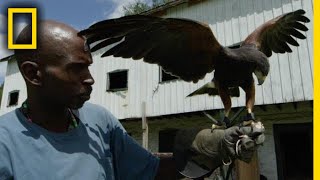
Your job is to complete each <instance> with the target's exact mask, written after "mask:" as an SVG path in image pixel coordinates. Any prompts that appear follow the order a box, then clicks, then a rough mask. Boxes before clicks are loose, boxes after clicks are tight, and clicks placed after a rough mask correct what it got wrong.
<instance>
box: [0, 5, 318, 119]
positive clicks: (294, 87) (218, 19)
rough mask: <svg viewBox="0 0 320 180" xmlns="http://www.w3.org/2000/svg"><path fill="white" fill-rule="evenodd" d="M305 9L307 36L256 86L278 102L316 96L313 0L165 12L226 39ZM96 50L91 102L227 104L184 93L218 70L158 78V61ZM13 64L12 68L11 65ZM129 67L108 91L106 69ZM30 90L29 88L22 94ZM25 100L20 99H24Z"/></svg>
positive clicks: (137, 108)
mask: <svg viewBox="0 0 320 180" xmlns="http://www.w3.org/2000/svg"><path fill="white" fill-rule="evenodd" d="M300 8H302V9H304V10H305V11H306V12H307V16H308V17H309V18H310V19H311V23H308V24H307V26H308V28H309V31H308V32H307V33H306V35H307V40H299V41H298V42H299V44H300V47H298V48H295V47H292V50H293V51H294V52H293V53H291V54H273V55H272V57H271V58H270V59H269V60H270V65H271V72H270V74H269V76H268V78H267V80H266V81H265V83H264V84H263V85H262V86H256V90H257V91H256V104H257V105H261V104H274V103H285V102H293V101H304V100H312V99H313V81H312V80H313V45H312V41H313V1H312V0H292V1H290V0H282V1H280V0H206V1H203V2H201V3H197V4H194V5H191V6H190V5H188V4H182V5H179V6H176V7H173V8H171V9H169V10H168V11H167V14H166V17H183V18H189V19H194V20H198V21H202V22H206V23H208V24H209V25H210V27H211V29H212V31H213V32H214V34H215V36H216V37H217V39H218V41H219V42H220V43H221V44H222V45H226V46H228V45H232V44H235V43H238V42H239V41H241V40H243V39H244V38H245V37H246V36H247V35H248V34H249V33H251V32H252V31H253V30H254V29H255V28H257V27H258V26H259V25H261V24H262V23H263V22H265V21H267V20H269V19H271V18H273V17H276V16H278V15H281V14H283V13H286V12H290V11H293V10H296V9H300ZM100 55H101V51H100V52H97V53H96V54H94V63H93V65H92V66H91V71H92V74H93V77H94V78H95V80H96V83H95V84H94V87H93V89H94V90H93V95H92V98H91V100H90V101H91V102H93V103H97V104H100V105H103V106H105V107H106V108H108V109H109V110H110V111H111V112H112V113H114V114H115V116H116V117H117V118H120V119H123V118H135V117H141V104H142V102H143V101H145V102H146V104H147V110H146V113H147V116H158V115H164V114H176V113H183V112H192V111H199V110H207V109H221V108H223V106H222V103H221V100H220V98H219V97H208V96H207V95H202V96H196V97H191V98H185V97H186V96H187V95H188V94H189V93H191V92H193V91H194V90H196V89H197V88H199V87H200V86H202V85H203V84H205V83H206V82H209V81H210V80H211V79H212V76H213V73H210V74H207V76H206V77H205V78H204V79H203V80H200V81H199V82H198V83H197V84H194V83H187V82H183V81H169V82H162V83H159V78H160V77H159V67H158V66H157V65H152V64H146V63H144V62H142V61H141V60H140V61H133V60H129V59H121V58H114V57H107V58H103V59H101V58H100ZM8 68H13V67H11V66H9V67H8ZM117 69H129V71H128V91H121V92H107V91H106V87H107V73H108V72H111V71H114V70H117ZM19 78H20V76H18V75H15V76H12V75H11V76H8V77H7V78H6V84H5V89H4V98H3V100H2V104H1V108H2V111H7V108H6V107H5V106H4V104H6V100H7V96H8V92H9V90H8V89H10V91H11V90H14V89H17V86H15V85H16V83H15V82H20V80H22V79H21V78H20V79H19ZM22 95H25V94H22ZM19 103H20V102H19ZM232 103H233V107H236V106H244V105H245V94H244V92H243V91H242V90H241V97H240V98H233V99H232Z"/></svg>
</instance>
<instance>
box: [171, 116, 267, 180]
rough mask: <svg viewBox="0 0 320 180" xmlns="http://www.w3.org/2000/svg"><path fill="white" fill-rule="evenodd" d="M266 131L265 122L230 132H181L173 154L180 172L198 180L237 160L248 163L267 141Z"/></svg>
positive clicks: (229, 130) (226, 130) (220, 130)
mask: <svg viewBox="0 0 320 180" xmlns="http://www.w3.org/2000/svg"><path fill="white" fill-rule="evenodd" d="M264 130H265V129H264V126H263V125H262V123H261V122H252V123H251V124H248V125H246V126H242V125H238V126H232V127H230V128H228V129H214V130H211V129H189V130H180V131H179V132H178V133H177V135H176V138H175V146H174V152H173V155H174V159H175V162H176V166H177V169H178V171H179V172H180V173H181V174H182V175H184V176H186V177H189V178H198V177H202V176H204V175H207V174H209V173H211V172H212V171H214V170H215V169H216V168H218V167H220V166H221V165H223V164H225V165H228V164H230V163H231V162H232V161H233V160H235V159H240V160H242V161H244V162H247V163H248V162H250V161H251V158H252V156H253V153H254V152H255V150H256V149H257V147H258V146H259V145H261V144H262V143H263V142H264V134H263V133H264Z"/></svg>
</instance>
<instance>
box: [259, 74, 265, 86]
mask: <svg viewBox="0 0 320 180" xmlns="http://www.w3.org/2000/svg"><path fill="white" fill-rule="evenodd" d="M266 77H267V76H262V77H260V78H259V77H258V85H262V84H263V83H264V81H265V80H266Z"/></svg>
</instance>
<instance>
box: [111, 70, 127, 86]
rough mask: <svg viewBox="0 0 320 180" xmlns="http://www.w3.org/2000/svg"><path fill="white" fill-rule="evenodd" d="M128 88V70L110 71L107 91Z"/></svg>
mask: <svg viewBox="0 0 320 180" xmlns="http://www.w3.org/2000/svg"><path fill="white" fill-rule="evenodd" d="M127 89H128V70H127V69H124V70H123V69H122V70H116V71H113V72H109V73H108V76H107V91H124V90H127Z"/></svg>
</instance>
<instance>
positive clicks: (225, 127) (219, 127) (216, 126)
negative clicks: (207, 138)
mask: <svg viewBox="0 0 320 180" xmlns="http://www.w3.org/2000/svg"><path fill="white" fill-rule="evenodd" d="M215 129H227V126H226V125H225V124H212V126H211V132H212V131H213V130H215Z"/></svg>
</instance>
